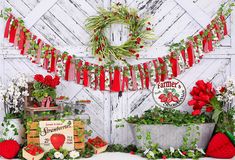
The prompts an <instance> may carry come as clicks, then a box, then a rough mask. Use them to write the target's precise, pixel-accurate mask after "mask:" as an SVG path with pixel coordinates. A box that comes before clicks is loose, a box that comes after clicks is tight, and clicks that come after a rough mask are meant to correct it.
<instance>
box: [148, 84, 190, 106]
mask: <svg viewBox="0 0 235 160" xmlns="http://www.w3.org/2000/svg"><path fill="white" fill-rule="evenodd" d="M152 94H153V99H154V101H155V102H156V103H157V105H159V106H160V107H164V108H176V107H178V106H180V105H181V104H182V103H183V102H184V100H185V97H186V88H185V86H184V84H183V83H182V82H181V81H180V80H178V79H170V80H165V81H163V82H158V83H157V84H156V85H155V86H154V88H153V91H152Z"/></svg>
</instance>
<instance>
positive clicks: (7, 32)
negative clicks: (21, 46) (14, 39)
mask: <svg viewBox="0 0 235 160" xmlns="http://www.w3.org/2000/svg"><path fill="white" fill-rule="evenodd" d="M12 17H13V16H12V15H10V16H9V18H8V19H7V22H6V27H5V31H4V38H8V35H9V31H10V24H11V20H12Z"/></svg>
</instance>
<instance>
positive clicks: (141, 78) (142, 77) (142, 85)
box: [138, 64, 144, 89]
mask: <svg viewBox="0 0 235 160" xmlns="http://www.w3.org/2000/svg"><path fill="white" fill-rule="evenodd" d="M138 69H139V73H140V82H141V87H142V89H144V73H143V71H142V66H141V65H140V64H138Z"/></svg>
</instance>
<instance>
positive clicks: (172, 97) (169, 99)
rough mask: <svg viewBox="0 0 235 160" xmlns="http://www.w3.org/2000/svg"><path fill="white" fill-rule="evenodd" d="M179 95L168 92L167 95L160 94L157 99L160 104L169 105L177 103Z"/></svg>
mask: <svg viewBox="0 0 235 160" xmlns="http://www.w3.org/2000/svg"><path fill="white" fill-rule="evenodd" d="M178 97H179V94H174V93H173V92H171V91H169V92H168V93H167V94H165V93H162V94H160V96H159V97H158V98H159V99H160V100H161V102H165V103H171V102H179V98H178Z"/></svg>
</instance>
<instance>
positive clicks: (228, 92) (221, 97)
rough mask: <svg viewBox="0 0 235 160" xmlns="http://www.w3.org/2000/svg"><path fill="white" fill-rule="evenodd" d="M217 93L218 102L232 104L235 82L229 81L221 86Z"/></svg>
mask: <svg viewBox="0 0 235 160" xmlns="http://www.w3.org/2000/svg"><path fill="white" fill-rule="evenodd" d="M216 91H217V100H218V101H220V102H223V103H231V102H232V100H233V98H234V95H235V85H234V82H233V80H232V79H229V80H227V81H226V83H225V84H224V86H219V87H218V88H217V89H216Z"/></svg>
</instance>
